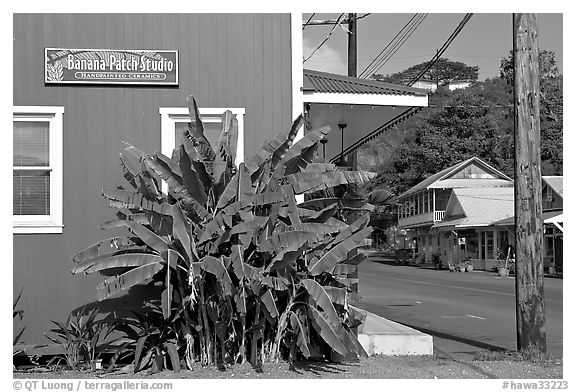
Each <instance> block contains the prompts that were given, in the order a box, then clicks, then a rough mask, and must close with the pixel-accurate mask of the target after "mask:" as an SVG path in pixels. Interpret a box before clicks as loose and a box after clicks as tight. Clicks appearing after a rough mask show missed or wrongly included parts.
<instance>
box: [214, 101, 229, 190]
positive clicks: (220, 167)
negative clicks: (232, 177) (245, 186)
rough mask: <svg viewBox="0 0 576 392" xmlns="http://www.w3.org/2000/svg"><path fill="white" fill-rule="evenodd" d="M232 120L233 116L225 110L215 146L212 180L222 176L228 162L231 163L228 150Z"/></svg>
mask: <svg viewBox="0 0 576 392" xmlns="http://www.w3.org/2000/svg"><path fill="white" fill-rule="evenodd" d="M232 119H233V115H232V112H231V111H230V110H226V111H225V112H224V113H222V131H221V132H220V137H219V138H218V144H217V145H216V157H215V159H214V164H213V168H214V178H216V179H218V178H220V177H221V176H222V174H223V173H224V172H225V171H226V168H227V167H228V165H229V162H232V156H231V154H230V151H229V148H228V147H229V138H230V131H231V129H232Z"/></svg>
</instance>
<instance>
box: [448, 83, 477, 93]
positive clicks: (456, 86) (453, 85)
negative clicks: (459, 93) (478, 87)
mask: <svg viewBox="0 0 576 392" xmlns="http://www.w3.org/2000/svg"><path fill="white" fill-rule="evenodd" d="M470 86H472V81H471V80H451V81H450V82H448V90H450V91H454V90H462V89H465V88H468V87H470Z"/></svg>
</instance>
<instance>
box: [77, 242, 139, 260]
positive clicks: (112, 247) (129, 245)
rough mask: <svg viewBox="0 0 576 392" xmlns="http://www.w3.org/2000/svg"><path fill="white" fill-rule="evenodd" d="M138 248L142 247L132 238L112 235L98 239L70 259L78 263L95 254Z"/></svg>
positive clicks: (107, 253) (91, 257)
mask: <svg viewBox="0 0 576 392" xmlns="http://www.w3.org/2000/svg"><path fill="white" fill-rule="evenodd" d="M133 249H138V250H141V249H142V247H140V246H138V244H137V243H136V242H135V241H134V239H133V238H129V237H114V238H108V239H106V240H103V241H99V242H97V243H95V244H93V245H90V246H89V247H88V248H86V249H84V250H83V251H81V252H78V253H76V254H75V255H74V256H72V260H73V261H74V262H75V263H80V262H83V261H85V260H88V259H93V258H94V257H97V256H112V255H114V254H116V253H118V252H123V251H127V250H133Z"/></svg>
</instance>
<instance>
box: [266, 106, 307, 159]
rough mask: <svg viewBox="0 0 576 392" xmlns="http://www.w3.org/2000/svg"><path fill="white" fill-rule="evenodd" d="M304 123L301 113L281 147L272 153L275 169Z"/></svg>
mask: <svg viewBox="0 0 576 392" xmlns="http://www.w3.org/2000/svg"><path fill="white" fill-rule="evenodd" d="M302 125H304V117H303V116H302V115H299V116H298V118H296V120H294V122H293V123H292V127H290V131H289V132H288V134H287V135H286V136H285V138H284V141H283V142H282V144H281V145H280V147H278V148H277V149H276V150H275V151H274V152H273V153H272V159H271V163H272V167H271V168H272V169H274V168H275V167H276V166H277V165H278V163H280V160H281V159H282V158H283V157H284V155H285V154H286V153H287V152H288V149H289V148H290V146H291V145H292V142H293V141H294V138H296V135H297V134H298V130H299V129H300V128H302Z"/></svg>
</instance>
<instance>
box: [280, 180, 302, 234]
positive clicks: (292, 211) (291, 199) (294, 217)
mask: <svg viewBox="0 0 576 392" xmlns="http://www.w3.org/2000/svg"><path fill="white" fill-rule="evenodd" d="M284 191H286V194H287V195H288V217H289V218H290V223H291V224H292V225H293V226H298V225H300V224H302V221H301V220H300V215H299V214H298V206H297V205H296V198H295V196H294V192H292V188H291V187H289V186H287V187H285V188H284Z"/></svg>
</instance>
